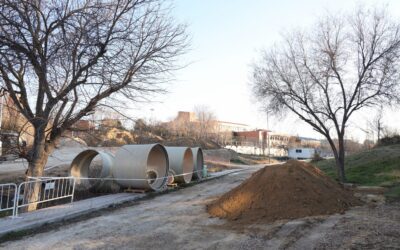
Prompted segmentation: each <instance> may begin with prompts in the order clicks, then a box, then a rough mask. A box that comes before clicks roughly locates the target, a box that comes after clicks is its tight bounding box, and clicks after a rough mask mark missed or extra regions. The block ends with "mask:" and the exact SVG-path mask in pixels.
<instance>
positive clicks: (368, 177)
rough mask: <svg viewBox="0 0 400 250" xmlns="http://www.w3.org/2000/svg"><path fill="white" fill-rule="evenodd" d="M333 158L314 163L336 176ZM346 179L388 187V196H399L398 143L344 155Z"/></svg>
mask: <svg viewBox="0 0 400 250" xmlns="http://www.w3.org/2000/svg"><path fill="white" fill-rule="evenodd" d="M334 164H335V160H334V159H330V160H324V161H320V162H317V163H316V164H315V165H316V166H317V167H319V168H320V169H321V170H323V171H324V172H325V173H326V174H327V175H329V176H331V177H333V178H336V170H335V168H334ZM345 167H346V175H347V180H348V181H349V182H350V183H355V184H359V185H366V186H384V187H388V188H389V191H388V193H387V195H388V196H396V197H400V144H396V145H390V146H381V147H376V148H373V149H371V150H367V151H364V152H361V153H357V154H354V155H350V156H347V157H346V161H345Z"/></svg>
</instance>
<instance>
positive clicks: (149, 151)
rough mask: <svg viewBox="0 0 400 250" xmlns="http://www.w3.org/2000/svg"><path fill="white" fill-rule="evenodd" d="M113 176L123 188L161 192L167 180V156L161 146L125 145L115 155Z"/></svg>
mask: <svg viewBox="0 0 400 250" xmlns="http://www.w3.org/2000/svg"><path fill="white" fill-rule="evenodd" d="M115 166H116V167H115V168H113V175H114V177H115V178H116V181H117V182H118V183H119V184H120V185H121V186H123V187H131V188H138V189H152V190H162V189H164V188H165V187H166V185H167V181H168V180H167V179H168V170H169V163H168V154H167V151H166V150H165V148H164V146H162V145H161V144H145V145H125V146H122V147H121V148H120V149H118V151H117V152H116V154H115Z"/></svg>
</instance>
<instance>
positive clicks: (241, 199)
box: [207, 161, 361, 223]
mask: <svg viewBox="0 0 400 250" xmlns="http://www.w3.org/2000/svg"><path fill="white" fill-rule="evenodd" d="M359 204H361V202H360V201H359V200H358V199H357V198H355V197H354V196H353V193H352V192H351V191H349V190H345V189H344V188H342V187H341V186H340V185H339V184H337V183H336V182H334V181H333V180H331V179H330V178H329V177H327V176H325V175H324V174H323V173H322V172H321V171H320V170H319V169H317V168H315V167H313V166H312V165H310V164H308V163H303V162H298V161H288V162H287V163H285V164H283V165H276V166H267V167H265V168H263V169H261V170H259V171H257V172H256V173H254V174H253V175H252V176H251V177H250V178H249V179H247V180H246V181H244V182H243V183H242V184H240V185H239V186H238V187H236V188H234V189H232V190H231V191H229V192H228V193H225V194H224V195H223V196H222V197H220V198H219V199H217V200H215V201H214V202H212V203H211V204H209V205H208V206H207V210H208V212H209V213H210V214H211V215H213V216H217V217H221V218H226V219H228V220H235V221H238V222H240V223H254V222H272V221H275V220H279V219H295V218H301V217H306V216H312V215H324V214H333V213H342V212H344V211H345V210H346V209H347V208H349V207H351V206H354V205H359Z"/></svg>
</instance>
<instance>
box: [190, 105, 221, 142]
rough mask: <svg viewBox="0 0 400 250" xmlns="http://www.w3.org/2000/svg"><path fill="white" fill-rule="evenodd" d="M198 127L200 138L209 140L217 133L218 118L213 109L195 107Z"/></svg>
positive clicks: (201, 106) (202, 106)
mask: <svg viewBox="0 0 400 250" xmlns="http://www.w3.org/2000/svg"><path fill="white" fill-rule="evenodd" d="M194 113H195V114H196V117H197V121H198V124H197V125H198V126H196V127H197V129H196V131H195V132H197V133H196V134H197V137H198V138H208V137H209V136H210V135H211V134H214V133H217V118H216V115H215V114H214V113H213V112H212V111H211V109H210V108H209V107H207V106H204V105H199V106H196V107H194Z"/></svg>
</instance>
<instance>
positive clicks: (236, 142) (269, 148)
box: [226, 129, 291, 157]
mask: <svg viewBox="0 0 400 250" xmlns="http://www.w3.org/2000/svg"><path fill="white" fill-rule="evenodd" d="M290 138H291V136H289V135H286V134H283V133H277V132H272V131H269V130H266V129H256V130H251V131H241V132H234V133H233V138H232V142H231V143H230V144H229V145H227V146H226V148H229V149H232V150H234V151H236V152H238V153H242V154H255V155H270V156H275V157H286V156H287V155H288V154H287V149H288V145H289V141H290Z"/></svg>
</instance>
